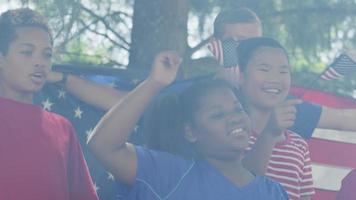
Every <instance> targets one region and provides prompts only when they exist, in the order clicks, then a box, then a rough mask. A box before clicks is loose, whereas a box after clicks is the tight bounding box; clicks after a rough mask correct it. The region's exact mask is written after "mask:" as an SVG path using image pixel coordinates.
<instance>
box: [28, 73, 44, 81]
mask: <svg viewBox="0 0 356 200" xmlns="http://www.w3.org/2000/svg"><path fill="white" fill-rule="evenodd" d="M31 79H32V81H33V82H35V83H43V82H44V81H45V80H46V75H45V74H44V73H43V72H36V73H32V74H31Z"/></svg>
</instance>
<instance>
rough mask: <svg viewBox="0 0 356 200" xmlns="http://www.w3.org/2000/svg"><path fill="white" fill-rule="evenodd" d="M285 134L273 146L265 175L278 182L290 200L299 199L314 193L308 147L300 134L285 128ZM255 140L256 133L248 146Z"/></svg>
mask: <svg viewBox="0 0 356 200" xmlns="http://www.w3.org/2000/svg"><path fill="white" fill-rule="evenodd" d="M285 136H286V139H285V140H284V141H282V142H278V143H277V144H276V145H275V147H274V148H273V152H272V154H271V157H270V160H269V163H268V166H267V173H266V176H268V177H270V178H271V179H273V180H275V181H276V182H279V183H280V184H281V185H282V186H283V187H284V189H285V190H286V191H287V193H288V195H289V198H290V199H291V200H299V199H300V198H301V197H302V196H310V195H313V194H314V193H315V191H314V187H313V177H312V168H311V161H310V154H309V147H308V144H307V142H306V141H305V140H304V139H303V138H302V137H301V136H299V135H298V134H296V133H294V132H292V131H289V130H287V131H286V132H285ZM256 140H257V135H256V134H254V135H252V136H251V138H250V148H251V147H252V145H254V144H255V142H256ZM250 148H249V149H250Z"/></svg>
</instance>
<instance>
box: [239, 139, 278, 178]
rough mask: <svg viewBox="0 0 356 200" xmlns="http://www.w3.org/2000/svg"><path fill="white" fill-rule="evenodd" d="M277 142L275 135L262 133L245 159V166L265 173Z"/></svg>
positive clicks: (256, 171) (256, 172)
mask: <svg viewBox="0 0 356 200" xmlns="http://www.w3.org/2000/svg"><path fill="white" fill-rule="evenodd" d="M275 144H276V137H275V136H273V135H272V134H270V133H264V132H263V133H261V134H260V135H259V137H258V138H257V141H256V143H255V144H254V145H253V146H252V148H251V150H250V151H248V152H247V154H246V156H245V158H244V159H243V164H244V166H245V167H246V168H247V169H249V170H250V171H252V172H253V173H255V174H258V175H264V174H265V173H266V172H267V166H268V162H269V159H270V157H271V154H272V151H273V148H274V146H275Z"/></svg>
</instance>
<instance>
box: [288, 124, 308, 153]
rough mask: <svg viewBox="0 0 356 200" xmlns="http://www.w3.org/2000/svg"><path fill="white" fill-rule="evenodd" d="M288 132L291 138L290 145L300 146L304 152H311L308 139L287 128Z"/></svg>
mask: <svg viewBox="0 0 356 200" xmlns="http://www.w3.org/2000/svg"><path fill="white" fill-rule="evenodd" d="M286 134H287V137H288V138H289V142H288V144H289V145H292V146H294V147H296V148H298V149H299V150H300V151H302V152H304V154H305V153H307V152H309V145H308V143H307V141H306V140H305V139H304V138H302V137H301V136H300V135H299V134H297V133H295V132H293V131H290V130H287V131H286Z"/></svg>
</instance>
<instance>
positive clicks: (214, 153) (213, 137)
mask: <svg viewBox="0 0 356 200" xmlns="http://www.w3.org/2000/svg"><path fill="white" fill-rule="evenodd" d="M191 132H192V134H193V135H194V137H195V139H196V141H195V145H196V147H197V149H198V150H199V152H200V153H201V154H202V155H203V156H204V157H205V158H214V159H220V160H221V159H222V160H224V159H234V158H236V156H237V155H241V154H239V153H242V152H243V151H244V150H245V149H246V147H247V146H248V141H249V133H250V121H249V118H248V116H247V114H246V113H245V111H244V110H243V108H242V106H241V104H240V102H239V101H238V99H237V98H236V96H235V95H234V93H233V92H232V91H231V90H230V89H228V88H217V89H214V90H213V91H211V92H210V93H209V94H208V95H206V96H205V97H203V98H202V100H201V101H200V106H199V110H198V111H197V113H196V115H195V123H194V125H192V127H191Z"/></svg>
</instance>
